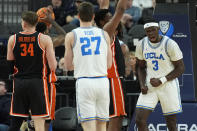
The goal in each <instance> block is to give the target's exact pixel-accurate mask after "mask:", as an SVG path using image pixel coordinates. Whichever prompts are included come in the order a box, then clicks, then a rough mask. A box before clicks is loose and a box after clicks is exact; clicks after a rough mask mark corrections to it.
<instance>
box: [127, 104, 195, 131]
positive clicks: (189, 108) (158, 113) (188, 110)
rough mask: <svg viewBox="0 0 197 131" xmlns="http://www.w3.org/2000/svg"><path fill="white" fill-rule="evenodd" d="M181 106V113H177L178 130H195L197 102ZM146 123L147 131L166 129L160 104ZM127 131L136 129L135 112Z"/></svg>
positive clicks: (165, 130) (166, 130) (163, 130)
mask: <svg viewBox="0 0 197 131" xmlns="http://www.w3.org/2000/svg"><path fill="white" fill-rule="evenodd" d="M182 107H183V113H180V114H177V129H178V131H197V118H196V114H197V103H183V104H182ZM147 125H148V128H149V131H168V129H167V125H166V122H165V119H164V117H163V115H162V110H161V106H160V104H158V105H157V107H156V109H155V110H154V112H152V113H151V115H150V117H149V119H148V124H147ZM129 131H138V129H137V126H136V124H135V114H134V117H133V119H132V120H131V123H130V126H129Z"/></svg>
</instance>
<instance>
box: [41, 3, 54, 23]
mask: <svg viewBox="0 0 197 131" xmlns="http://www.w3.org/2000/svg"><path fill="white" fill-rule="evenodd" d="M52 13H53V9H51V7H50V6H48V7H47V12H46V13H45V15H46V16H45V17H43V18H40V19H41V20H43V21H46V22H49V23H51V22H52V21H53V18H52Z"/></svg>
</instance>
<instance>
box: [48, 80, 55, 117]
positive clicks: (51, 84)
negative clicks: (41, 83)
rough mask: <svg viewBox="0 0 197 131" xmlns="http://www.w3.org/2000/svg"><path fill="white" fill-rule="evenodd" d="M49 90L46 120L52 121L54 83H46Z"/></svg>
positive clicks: (53, 114) (53, 112)
mask: <svg viewBox="0 0 197 131" xmlns="http://www.w3.org/2000/svg"><path fill="white" fill-rule="evenodd" d="M48 90H49V112H50V116H49V117H47V118H46V119H50V120H53V119H54V118H55V104H56V86H55V83H48Z"/></svg>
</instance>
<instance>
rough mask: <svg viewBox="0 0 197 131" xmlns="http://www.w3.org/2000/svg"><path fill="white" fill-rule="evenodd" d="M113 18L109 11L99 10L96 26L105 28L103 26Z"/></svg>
mask: <svg viewBox="0 0 197 131" xmlns="http://www.w3.org/2000/svg"><path fill="white" fill-rule="evenodd" d="M111 18H112V14H111V13H110V12H109V10H108V9H99V10H98V11H97V12H96V13H95V18H94V21H95V23H96V25H97V26H98V27H100V28H103V26H104V25H105V24H106V23H107V22H109V20H110V19H111Z"/></svg>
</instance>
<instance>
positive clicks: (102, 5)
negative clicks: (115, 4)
mask: <svg viewBox="0 0 197 131" xmlns="http://www.w3.org/2000/svg"><path fill="white" fill-rule="evenodd" d="M97 2H98V4H99V9H108V8H109V0H97Z"/></svg>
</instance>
